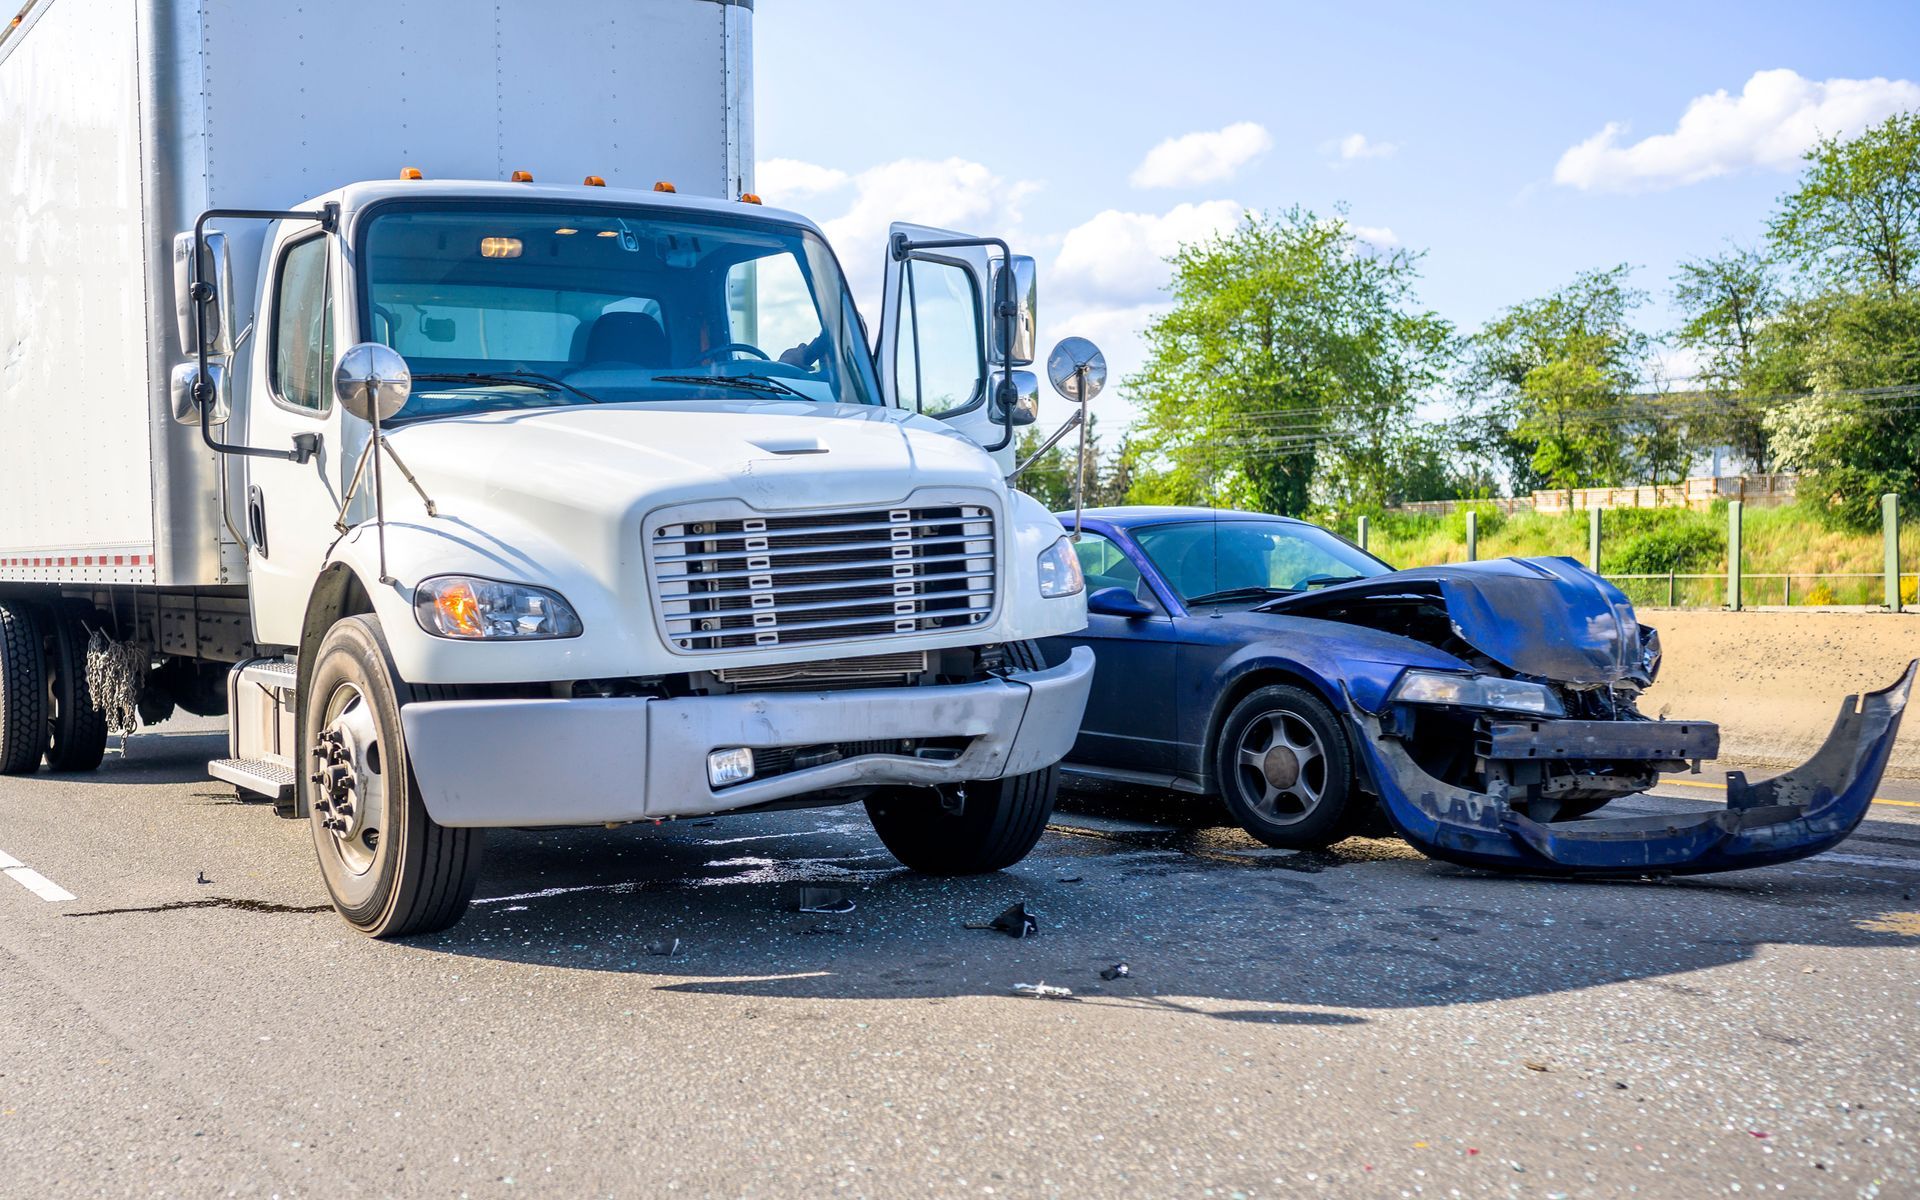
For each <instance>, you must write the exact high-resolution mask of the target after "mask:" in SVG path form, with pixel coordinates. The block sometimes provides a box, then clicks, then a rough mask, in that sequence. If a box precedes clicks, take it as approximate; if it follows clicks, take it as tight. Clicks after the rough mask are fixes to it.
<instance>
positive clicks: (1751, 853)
mask: <svg viewBox="0 0 1920 1200" xmlns="http://www.w3.org/2000/svg"><path fill="white" fill-rule="evenodd" d="M1916 667H1920V663H1909V664H1908V665H1907V669H1906V671H1905V672H1904V673H1903V674H1902V675H1901V677H1900V679H1899V680H1897V681H1896V682H1895V683H1893V684H1892V685H1891V686H1889V687H1886V688H1883V689H1881V690H1880V691H1877V692H1869V693H1867V694H1866V695H1865V696H1864V697H1854V696H1849V697H1847V698H1846V700H1845V701H1843V702H1842V704H1841V709H1840V716H1839V718H1838V719H1837V720H1836V721H1835V722H1834V725H1833V731H1832V732H1831V733H1830V734H1828V736H1827V740H1826V742H1825V743H1824V744H1823V745H1822V746H1821V747H1820V749H1819V750H1818V751H1817V752H1816V753H1815V754H1814V755H1813V757H1812V758H1810V759H1808V760H1807V761H1806V762H1805V763H1803V764H1801V765H1800V766H1798V767H1796V768H1794V769H1793V770H1791V771H1787V772H1786V773H1784V774H1781V775H1778V776H1775V777H1774V778H1771V779H1766V780H1761V781H1759V782H1751V783H1750V782H1748V780H1747V779H1746V777H1745V775H1744V774H1742V773H1741V772H1739V771H1729V772H1727V803H1726V805H1725V806H1724V807H1722V808H1717V809H1708V810H1705V811H1702V812H1699V813H1678V814H1657V815H1653V816H1622V817H1606V816H1601V817H1594V818H1588V819H1584V820H1573V821H1552V822H1543V821H1536V820H1533V819H1532V818H1530V817H1528V816H1527V815H1525V814H1524V813H1523V812H1521V811H1519V810H1518V809H1517V808H1516V807H1515V806H1514V805H1513V804H1511V803H1510V802H1509V799H1508V797H1507V796H1505V795H1497V794H1493V793H1490V792H1478V791H1473V790H1470V789H1467V788H1464V787H1459V786H1456V785H1453V784H1449V783H1447V782H1445V781H1443V780H1440V779H1437V778H1435V777H1433V776H1432V775H1429V774H1428V773H1427V772H1426V771H1424V770H1423V769H1422V768H1421V767H1420V766H1419V764H1417V763H1416V762H1414V760H1413V758H1412V757H1411V756H1410V755H1409V754H1408V753H1407V751H1406V749H1405V747H1404V746H1403V745H1402V744H1401V742H1400V740H1399V739H1398V738H1396V737H1394V736H1392V735H1390V734H1387V733H1385V732H1384V731H1383V729H1382V725H1381V722H1380V720H1379V719H1378V718H1377V717H1375V716H1374V715H1373V714H1371V713H1368V712H1366V711H1365V710H1363V709H1361V708H1359V707H1358V706H1353V708H1352V713H1353V717H1354V720H1355V722H1356V723H1357V725H1358V729H1359V732H1360V735H1361V736H1360V737H1359V738H1358V739H1357V741H1358V742H1359V749H1360V753H1361V755H1362V756H1363V758H1364V759H1365V760H1366V763H1367V766H1368V768H1369V773H1370V775H1371V776H1372V778H1373V781H1374V784H1375V786H1376V788H1377V789H1378V790H1379V792H1380V799H1381V805H1382V807H1383V808H1385V809H1386V812H1387V814H1388V817H1389V818H1390V819H1391V820H1392V822H1393V824H1394V825H1395V826H1396V827H1397V828H1398V829H1399V831H1400V833H1401V835H1402V836H1404V837H1405V838H1406V839H1407V841H1408V842H1410V843H1412V845H1413V846H1414V847H1415V848H1416V849H1418V850H1420V851H1421V852H1423V853H1425V854H1429V855H1431V856H1433V857H1435V858H1439V859H1444V860H1446V861H1448V862H1455V863H1460V864H1463V865H1466V866H1473V867H1488V868H1493V869H1495V870H1503V871H1516V872H1523V873H1527V874H1537V875H1581V876H1609V875H1612V876H1626V875H1646V874H1671V875H1690V874H1703V873H1706V872H1711V871H1733V870H1740V869H1742V868H1746V867H1764V866H1769V865H1772V864H1774V863H1782V862H1790V861H1792V860H1794V859H1797V858H1805V857H1807V856H1808V855H1813V854H1818V853H1820V852H1821V851H1823V850H1827V849H1830V848H1831V847H1833V846H1834V845H1836V844H1837V843H1838V842H1840V841H1841V839H1843V838H1845V837H1846V836H1847V835H1848V834H1849V833H1852V832H1853V829H1854V827H1855V826H1857V825H1858V824H1859V823H1860V820H1861V818H1862V817H1864V816H1865V815H1866V811H1867V808H1868V806H1869V805H1871V804H1872V803H1873V793H1874V790H1875V789H1876V788H1878V787H1879V786H1880V776H1881V774H1882V772H1884V771H1885V769H1886V765H1887V756H1888V754H1889V753H1890V752H1891V751H1892V748H1893V740H1894V737H1895V736H1896V735H1897V734H1898V733H1899V729H1900V718H1901V716H1902V715H1903V713H1904V712H1905V710H1906V705H1907V696H1908V693H1909V692H1910V691H1911V690H1912V687H1913V681H1914V675H1915V670H1916ZM1596 724H1601V723H1594V722H1542V723H1534V727H1533V728H1528V723H1512V724H1508V725H1496V726H1494V727H1493V728H1494V730H1495V731H1496V737H1495V740H1494V741H1493V742H1491V743H1490V744H1491V745H1497V746H1499V747H1500V748H1501V749H1502V750H1504V751H1506V752H1509V753H1510V754H1512V755H1513V756H1516V757H1525V752H1526V751H1528V750H1529V749H1531V750H1532V751H1533V752H1534V755H1535V756H1536V757H1540V756H1559V757H1586V756H1588V755H1590V754H1591V755H1594V756H1596V757H1610V758H1622V759H1636V758H1637V759H1644V760H1655V759H1663V758H1699V757H1708V756H1710V754H1711V753H1712V752H1713V751H1716V750H1717V748H1718V730H1717V729H1715V728H1714V727H1713V726H1711V725H1702V724H1698V723H1682V722H1607V723H1604V724H1608V725H1612V726H1613V728H1612V729H1609V730H1600V729H1585V730H1581V729H1570V728H1561V729H1557V730H1553V729H1548V730H1543V729H1541V728H1540V726H1552V725H1558V726H1569V725H1596ZM1663 726H1671V728H1663ZM1603 744H1604V750H1605V753H1604V754H1603V755H1601V754H1595V753H1594V752H1595V750H1597V749H1601V748H1602V746H1603ZM1700 751H1705V753H1699V752H1700ZM1556 752H1557V755H1556ZM1676 752H1677V753H1676Z"/></svg>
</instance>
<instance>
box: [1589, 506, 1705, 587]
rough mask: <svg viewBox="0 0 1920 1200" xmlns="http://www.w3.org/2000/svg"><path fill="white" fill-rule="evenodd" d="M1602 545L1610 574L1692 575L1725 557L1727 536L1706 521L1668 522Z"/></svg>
mask: <svg viewBox="0 0 1920 1200" xmlns="http://www.w3.org/2000/svg"><path fill="white" fill-rule="evenodd" d="M1626 511H1633V510H1631V509H1629V510H1626ZM1688 515H1689V516H1691V515H1693V514H1688ZM1601 546H1602V548H1603V550H1605V554H1604V562H1603V564H1602V565H1603V566H1604V567H1605V568H1606V570H1607V572H1608V573H1609V574H1614V575H1663V574H1665V573H1667V572H1668V571H1676V572H1679V573H1681V574H1692V573H1695V572H1698V571H1701V570H1705V569H1708V568H1711V567H1713V566H1714V565H1715V563H1716V562H1717V561H1718V560H1720V559H1721V558H1722V557H1724V556H1725V554H1726V552H1727V535H1726V531H1725V530H1721V529H1715V528H1714V527H1713V526H1712V525H1710V524H1708V523H1706V522H1705V521H1697V520H1696V521H1688V522H1685V523H1681V522H1669V523H1667V524H1663V525H1654V526H1652V527H1651V528H1647V529H1644V530H1643V531H1642V532H1639V533H1635V534H1632V535H1630V536H1628V537H1626V538H1624V539H1623V540H1621V541H1619V542H1616V543H1615V544H1614V545H1613V546H1612V547H1611V549H1608V548H1607V544H1606V543H1605V542H1604V541H1603V542H1602V543H1601Z"/></svg>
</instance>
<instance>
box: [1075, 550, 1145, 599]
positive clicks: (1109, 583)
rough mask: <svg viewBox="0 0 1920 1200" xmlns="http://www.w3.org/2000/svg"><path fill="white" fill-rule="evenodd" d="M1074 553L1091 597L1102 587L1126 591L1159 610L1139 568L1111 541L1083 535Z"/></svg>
mask: <svg viewBox="0 0 1920 1200" xmlns="http://www.w3.org/2000/svg"><path fill="white" fill-rule="evenodd" d="M1073 552H1074V553H1075V554H1076V555H1078V556H1079V557H1080V573H1081V574H1082V575H1084V576H1086V580H1087V592H1088V593H1089V594H1091V593H1093V592H1097V591H1099V590H1100V589H1101V588H1109V587H1117V588H1125V589H1127V590H1128V591H1129V592H1132V593H1133V594H1134V595H1135V596H1137V597H1139V598H1140V599H1141V600H1143V601H1145V602H1146V603H1147V604H1150V605H1152V606H1153V607H1154V608H1156V609H1158V608H1159V607H1160V601H1159V600H1158V599H1156V598H1155V597H1154V594H1153V589H1152V588H1151V587H1149V586H1148V584H1147V580H1146V577H1145V576H1144V575H1142V574H1141V573H1140V568H1139V567H1136V566H1134V565H1133V560H1132V559H1130V558H1128V557H1127V556H1126V554H1125V552H1123V551H1122V550H1121V549H1120V547H1118V546H1116V545H1114V544H1113V542H1112V541H1111V540H1110V539H1108V538H1104V537H1102V536H1100V535H1099V534H1097V533H1085V532H1082V533H1081V535H1080V540H1079V541H1077V542H1075V543H1074V544H1073Z"/></svg>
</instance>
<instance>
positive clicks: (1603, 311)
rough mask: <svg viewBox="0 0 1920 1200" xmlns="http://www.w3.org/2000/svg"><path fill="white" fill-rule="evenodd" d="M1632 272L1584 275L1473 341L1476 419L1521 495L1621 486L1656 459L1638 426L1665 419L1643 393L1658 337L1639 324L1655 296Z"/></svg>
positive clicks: (1471, 399) (1470, 400)
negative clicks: (1639, 392) (1632, 282)
mask: <svg viewBox="0 0 1920 1200" xmlns="http://www.w3.org/2000/svg"><path fill="white" fill-rule="evenodd" d="M1631 270H1632V268H1630V267H1628V266H1626V265H1624V264H1622V265H1621V266H1617V267H1613V268H1611V269H1609V270H1605V271H1585V272H1582V273H1581V274H1579V275H1577V276H1575V277H1574V280H1573V282H1572V283H1570V284H1568V285H1567V286H1566V287H1564V288H1561V289H1560V290H1559V291H1556V292H1553V293H1551V294H1550V295H1547V296H1544V297H1541V298H1540V299H1537V300H1529V301H1526V302H1524V303H1521V304H1516V305H1514V306H1513V307H1511V308H1509V309H1507V310H1506V311H1505V312H1504V313H1501V314H1500V315H1499V316H1497V317H1495V318H1494V319H1493V320H1492V321H1490V322H1488V323H1487V325H1486V327H1485V328H1483V329H1482V330H1481V331H1480V332H1479V333H1477V334H1474V335H1473V337H1472V338H1470V339H1469V340H1468V348H1467V369H1466V372H1465V383H1466V389H1467V399H1466V403H1467V405H1468V407H1469V413H1470V423H1471V424H1472V425H1473V426H1474V427H1475V434H1476V439H1477V440H1478V441H1479V442H1480V443H1481V445H1482V446H1483V447H1484V452H1485V453H1486V454H1488V456H1489V457H1492V458H1496V459H1498V460H1500V461H1501V462H1502V463H1503V464H1504V465H1505V467H1506V469H1507V474H1508V477H1509V479H1510V481H1511V483H1512V485H1513V488H1514V490H1515V491H1516V492H1523V491H1532V490H1534V489H1536V488H1539V487H1541V486H1550V487H1556V488H1567V489H1572V488H1576V487H1595V486H1601V487H1604V486H1614V485H1618V484H1622V483H1625V482H1627V480H1628V479H1629V478H1631V477H1632V476H1633V475H1635V474H1636V472H1637V471H1639V470H1641V469H1644V468H1646V467H1647V466H1648V465H1649V464H1648V463H1647V461H1646V459H1645V455H1644V454H1643V453H1641V452H1640V451H1641V447H1640V446H1639V445H1638V444H1637V441H1636V431H1635V424H1636V423H1638V424H1640V425H1641V426H1642V427H1643V428H1644V427H1646V426H1648V425H1653V426H1656V427H1657V426H1658V425H1659V424H1660V423H1661V422H1662V421H1663V420H1664V418H1663V417H1662V416H1661V415H1660V414H1659V413H1658V412H1657V411H1654V410H1650V409H1648V407H1647V406H1646V405H1644V404H1642V403H1640V402H1639V401H1637V400H1636V399H1635V398H1634V396H1635V392H1636V389H1637V388H1638V385H1639V380H1640V378H1641V377H1642V375H1643V374H1644V371H1645V366H1646V361H1647V357H1648V353H1649V350H1650V349H1651V344H1652V343H1651V339H1649V338H1648V337H1647V335H1646V334H1645V333H1643V332H1641V331H1640V330H1638V329H1636V328H1634V326H1633V323H1632V315H1633V313H1634V312H1635V311H1636V310H1638V309H1639V308H1640V307H1641V306H1642V305H1644V304H1645V303H1646V301H1647V295H1646V293H1645V292H1642V291H1640V290H1638V289H1637V288H1634V287H1631V286H1629V284H1628V282H1627V277H1628V275H1629V274H1630V273H1631Z"/></svg>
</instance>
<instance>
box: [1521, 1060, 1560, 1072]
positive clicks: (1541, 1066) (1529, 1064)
mask: <svg viewBox="0 0 1920 1200" xmlns="http://www.w3.org/2000/svg"><path fill="white" fill-rule="evenodd" d="M1520 1065H1521V1066H1523V1067H1525V1068H1526V1069H1527V1070H1529V1071H1551V1070H1553V1068H1552V1067H1550V1066H1548V1065H1547V1064H1546V1063H1543V1062H1534V1061H1533V1060H1532V1059H1527V1060H1526V1061H1524V1062H1522V1063H1521V1064H1520Z"/></svg>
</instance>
